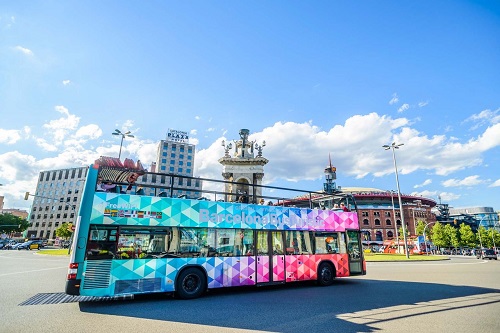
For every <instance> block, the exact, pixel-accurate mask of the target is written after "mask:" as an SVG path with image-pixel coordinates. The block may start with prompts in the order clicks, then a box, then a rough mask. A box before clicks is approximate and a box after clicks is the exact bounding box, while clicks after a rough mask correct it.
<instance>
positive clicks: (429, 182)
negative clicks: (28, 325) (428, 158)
mask: <svg viewBox="0 0 500 333" xmlns="http://www.w3.org/2000/svg"><path fill="white" fill-rule="evenodd" d="M429 184H432V180H431V179H426V180H425V181H424V182H423V183H422V184H417V185H415V186H413V188H420V187H424V186H427V185H429Z"/></svg>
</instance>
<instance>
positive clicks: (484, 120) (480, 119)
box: [464, 108, 500, 130]
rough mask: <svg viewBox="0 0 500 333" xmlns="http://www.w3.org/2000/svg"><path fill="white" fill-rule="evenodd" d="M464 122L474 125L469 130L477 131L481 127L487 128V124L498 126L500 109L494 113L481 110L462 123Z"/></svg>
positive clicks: (488, 110)
mask: <svg viewBox="0 0 500 333" xmlns="http://www.w3.org/2000/svg"><path fill="white" fill-rule="evenodd" d="M465 122H473V123H475V125H474V126H472V127H471V130H475V129H478V128H479V127H481V126H488V125H489V124H491V125H495V124H498V123H500V108H499V109H496V110H494V111H492V110H490V109H486V110H483V111H481V112H479V113H477V114H473V115H472V116H470V117H469V118H467V119H465V121H464V123H465Z"/></svg>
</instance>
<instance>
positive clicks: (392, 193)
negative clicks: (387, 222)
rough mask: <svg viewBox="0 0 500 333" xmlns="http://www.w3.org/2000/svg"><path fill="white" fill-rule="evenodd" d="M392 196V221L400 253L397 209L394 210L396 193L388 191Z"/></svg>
mask: <svg viewBox="0 0 500 333" xmlns="http://www.w3.org/2000/svg"><path fill="white" fill-rule="evenodd" d="M388 192H389V193H390V194H391V202H392V221H393V222H394V231H396V244H397V249H398V251H397V253H399V235H398V224H397V223H396V209H395V208H394V191H393V190H390V191H388Z"/></svg>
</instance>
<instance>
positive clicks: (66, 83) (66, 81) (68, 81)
mask: <svg viewBox="0 0 500 333" xmlns="http://www.w3.org/2000/svg"><path fill="white" fill-rule="evenodd" d="M70 83H71V81H70V80H63V82H62V84H63V85H65V86H67V85H68V84H70Z"/></svg>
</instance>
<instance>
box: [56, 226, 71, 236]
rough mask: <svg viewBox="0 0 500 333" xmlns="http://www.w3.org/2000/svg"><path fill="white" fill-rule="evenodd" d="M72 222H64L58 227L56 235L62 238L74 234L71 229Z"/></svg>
mask: <svg viewBox="0 0 500 333" xmlns="http://www.w3.org/2000/svg"><path fill="white" fill-rule="evenodd" d="M70 227H71V223H63V224H62V225H61V226H60V227H59V228H57V229H56V236H57V237H60V238H65V239H68V238H70V237H71V235H72V234H73V231H71V229H70Z"/></svg>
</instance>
